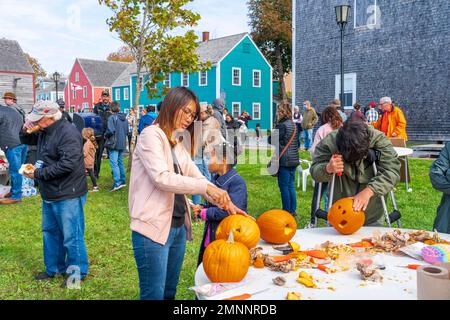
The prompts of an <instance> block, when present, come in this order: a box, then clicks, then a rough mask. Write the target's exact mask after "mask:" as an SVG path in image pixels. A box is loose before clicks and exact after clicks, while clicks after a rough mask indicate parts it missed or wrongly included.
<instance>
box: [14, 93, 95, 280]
mask: <svg viewBox="0 0 450 320" xmlns="http://www.w3.org/2000/svg"><path fill="white" fill-rule="evenodd" d="M36 125H37V126H39V127H37V128H39V129H40V130H39V131H38V132H36V133H32V134H28V133H27V132H26V130H28V129H32V128H34V127H36ZM23 129H24V130H23V131H22V132H21V134H20V138H21V140H22V143H25V144H28V145H37V159H38V161H39V160H40V161H42V162H43V164H42V166H41V167H38V168H34V170H33V171H30V172H27V173H24V175H25V176H26V177H27V178H30V179H36V180H38V181H39V187H40V192H41V197H42V233H43V238H44V264H45V272H41V273H39V274H37V275H36V276H35V279H36V280H46V279H51V278H54V277H55V275H56V274H61V275H63V276H69V278H68V279H67V280H64V282H63V283H62V285H61V287H68V288H71V287H76V286H77V285H78V284H79V283H80V281H82V280H83V279H84V278H85V277H86V276H87V274H88V256H87V251H86V246H85V243H84V204H85V203H86V195H87V192H88V187H87V180H86V173H85V168H84V160H83V139H82V138H81V134H80V132H79V131H78V130H77V128H76V127H75V126H73V125H72V124H71V123H70V122H68V121H66V120H64V119H62V114H61V111H59V106H58V105H57V104H56V103H55V102H51V101H40V102H38V103H37V104H35V105H34V107H33V109H32V111H31V113H30V114H28V116H27V122H25V124H24V128H23ZM74 285H75V286H74Z"/></svg>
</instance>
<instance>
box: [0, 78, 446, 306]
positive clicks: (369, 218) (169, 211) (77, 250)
mask: <svg viewBox="0 0 450 320" xmlns="http://www.w3.org/2000/svg"><path fill="white" fill-rule="evenodd" d="M3 98H4V101H5V104H6V106H0V131H1V132H2V134H1V135H0V148H1V149H3V150H4V151H5V152H6V156H7V159H8V162H9V170H10V176H11V192H10V194H8V195H6V199H4V200H0V204H5V205H8V204H17V203H20V202H21V199H22V194H21V181H22V175H21V174H19V170H20V169H21V167H22V165H23V164H26V163H31V164H34V166H32V168H31V169H29V168H28V169H26V170H24V172H23V176H25V177H27V178H29V179H33V180H35V181H37V182H38V184H39V188H40V195H41V198H42V232H43V256H44V264H45V270H44V271H43V272H40V273H38V274H36V275H35V279H36V280H47V279H51V278H54V277H55V276H56V275H58V274H59V275H63V276H65V280H64V282H63V283H62V285H61V286H62V287H67V286H70V285H71V282H70V281H72V280H73V277H74V275H76V278H77V279H78V284H79V283H80V282H82V281H84V279H85V277H86V276H87V275H88V266H89V262H88V254H87V250H86V245H85V242H84V230H85V219H84V208H85V204H86V198H87V194H88V181H87V177H88V176H89V177H90V179H91V182H92V189H91V191H93V192H96V191H98V190H99V188H98V183H97V180H98V179H99V178H100V168H101V162H102V158H103V155H104V151H105V150H104V149H105V148H106V150H107V155H108V158H109V164H110V168H111V172H112V177H113V181H114V182H113V185H112V187H111V189H110V191H111V192H115V191H117V190H119V189H122V188H124V187H126V186H127V184H126V181H127V178H126V170H125V166H124V155H125V152H126V150H127V144H128V149H129V150H131V142H132V141H131V140H132V137H133V135H132V132H133V128H134V127H135V123H134V121H136V117H135V116H134V113H133V112H134V111H133V110H132V111H131V113H130V115H126V114H124V113H121V112H120V105H119V104H118V103H117V102H114V101H113V102H111V101H110V96H109V92H108V91H105V92H103V93H102V99H101V102H99V103H98V104H96V105H95V107H94V113H96V114H97V115H98V116H99V117H100V119H101V122H102V128H101V132H100V134H99V135H96V134H95V131H94V130H93V129H92V128H84V129H83V130H82V132H80V131H79V130H78V129H77V128H76V127H75V126H74V125H72V123H71V121H72V119H71V117H70V115H69V114H67V113H65V111H64V107H65V106H64V101H58V103H55V102H51V101H39V102H38V103H36V104H35V105H34V106H33V108H32V110H31V112H30V113H29V114H25V112H23V110H22V109H21V108H20V106H18V105H17V104H16V101H15V100H16V99H15V96H14V95H13V94H12V93H6V94H5V95H4V97H3ZM303 107H304V110H303V112H300V108H299V107H296V106H295V107H294V108H292V106H291V105H290V104H289V103H287V102H282V103H280V104H279V106H278V109H277V114H276V125H275V129H276V130H274V132H273V134H272V135H271V136H270V137H269V143H271V144H273V145H274V146H275V152H274V157H273V158H272V161H275V162H276V164H277V169H276V170H275V173H274V174H273V175H276V177H277V183H278V187H279V189H280V193H281V200H282V208H283V209H284V210H286V211H288V212H289V213H291V214H292V215H293V216H296V215H297V195H296V192H295V187H294V178H295V174H296V170H297V167H298V165H299V162H300V156H299V150H300V148H301V140H302V138H303V139H304V149H305V150H309V151H310V152H311V154H312V159H313V160H312V165H311V176H312V178H313V179H314V180H315V181H316V182H320V183H322V190H321V191H320V192H319V190H318V189H317V188H316V189H315V190H314V196H313V200H312V205H311V208H313V203H314V202H315V201H316V200H317V197H319V198H320V197H322V196H323V197H324V198H325V202H326V201H328V200H327V199H328V198H329V196H330V195H329V192H330V190H329V188H328V187H327V183H329V182H330V180H331V178H332V176H333V175H339V180H340V183H339V184H337V186H338V187H336V188H334V190H333V200H334V201H337V200H339V199H341V198H344V197H353V199H354V200H353V207H354V209H355V210H360V209H362V210H364V211H365V212H366V222H365V224H366V225H367V226H380V225H382V224H383V209H382V204H381V197H382V196H384V195H386V194H387V193H388V192H389V191H391V190H392V189H393V188H394V186H395V185H396V183H397V182H398V181H399V179H400V162H399V160H398V158H397V154H396V152H395V150H394V148H393V145H392V143H391V142H390V140H389V138H392V137H394V138H403V139H405V140H407V136H406V120H405V117H404V115H403V112H402V111H401V109H400V108H398V107H397V106H395V105H394V104H393V102H392V100H391V99H390V98H389V97H383V98H381V99H380V101H379V111H381V113H379V112H378V110H377V105H376V104H375V103H370V104H369V106H368V109H367V110H363V108H362V106H361V105H360V104H355V106H354V111H353V112H352V113H351V114H349V115H347V114H345V113H344V112H343V111H342V110H341V105H340V101H339V100H333V101H331V102H330V104H329V106H328V107H327V108H325V109H324V110H323V111H322V112H321V113H320V114H318V113H317V112H316V110H315V109H314V108H313V107H312V105H311V103H310V102H309V101H305V102H304V104H303ZM250 120H252V118H251V117H250V115H249V114H248V113H247V112H245V111H244V112H243V113H242V114H241V115H240V116H239V117H238V118H237V119H234V117H233V115H231V114H230V113H229V112H228V110H227V108H226V104H225V101H224V100H223V99H216V100H214V101H213V102H212V104H211V105H200V103H199V100H198V98H197V96H196V94H195V93H194V92H193V91H191V90H189V89H188V88H185V87H176V88H172V89H171V90H170V91H169V93H168V94H167V96H166V97H165V98H164V100H163V101H162V102H161V103H159V104H158V106H156V108H155V107H152V106H148V107H146V108H145V111H144V113H143V114H142V116H141V117H139V123H138V126H137V133H138V136H137V140H136V146H135V149H134V152H133V153H130V157H132V166H131V172H130V177H129V193H128V204H129V213H130V217H131V224H130V228H131V233H132V237H131V238H132V246H133V252H134V258H135V262H136V267H137V272H138V276H139V288H140V298H141V299H174V298H175V295H176V289H177V286H178V281H179V275H180V272H181V266H182V263H183V259H184V256H185V250H186V241H187V240H191V239H192V222H191V221H192V220H191V219H192V218H193V219H198V220H201V221H204V222H205V224H204V233H203V239H202V242H201V246H200V248H199V256H198V264H200V263H201V262H202V257H203V253H204V250H205V248H206V246H207V245H208V244H209V243H211V242H212V241H214V240H215V231H216V229H217V226H218V225H219V223H220V221H222V220H223V219H224V218H225V217H226V216H228V215H230V214H241V215H247V213H246V211H247V198H248V195H247V186H246V182H245V180H244V179H243V178H242V177H241V176H240V175H239V173H238V171H237V169H236V164H237V159H238V157H239V155H240V154H241V153H242V145H243V144H244V143H245V141H246V137H247V131H246V130H248V122H249V121H250ZM319 121H320V126H319V128H318V129H317V130H316V132H315V135H314V128H315V127H317V125H318V123H319ZM196 126H198V127H196ZM197 129H199V130H197ZM198 132H200V133H201V136H200V137H199V138H197V134H198ZM260 135H261V132H260V126H259V125H258V126H257V138H259V137H260ZM33 146H34V148H35V158H34V159H35V160H33V161H32V162H30V161H28V160H29V159H30V158H29V157H28V160H27V150H28V148H32V147H33ZM449 159H450V145H449V144H447V146H446V148H445V149H444V150H443V151H442V154H441V157H440V158H439V159H438V160H437V161H436V162H435V163H434V164H433V166H432V168H431V170H430V178H431V181H432V183H433V186H434V187H435V188H436V189H437V190H440V191H441V192H443V193H444V196H443V199H442V203H441V205H440V207H439V210H438V215H437V217H436V220H435V226H434V227H435V228H436V229H437V230H438V231H441V232H447V233H449V232H450V218H449V216H450V212H449V208H450V198H449V197H450V191H449V190H450V186H449V181H448V177H447V172H448V171H449V170H450V160H449ZM374 161H376V165H377V167H378V169H379V170H378V173H377V174H375V172H374V169H373V166H372V164H373V163H374ZM316 186H317V184H316ZM319 193H320V194H319ZM188 195H192V201H191V199H189V198H188V197H187V196H188ZM191 212H192V215H191ZM313 215H314V213H313V212H311V224H310V225H309V226H311V225H312V224H313V219H314V216H313Z"/></svg>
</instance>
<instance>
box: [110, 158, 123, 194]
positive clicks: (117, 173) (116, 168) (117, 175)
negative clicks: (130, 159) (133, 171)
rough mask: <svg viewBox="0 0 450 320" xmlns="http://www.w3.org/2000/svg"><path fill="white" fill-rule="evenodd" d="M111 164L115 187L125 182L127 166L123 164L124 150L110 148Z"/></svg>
mask: <svg viewBox="0 0 450 320" xmlns="http://www.w3.org/2000/svg"><path fill="white" fill-rule="evenodd" d="M109 165H110V166H111V170H112V176H113V179H114V185H113V187H118V186H120V185H122V184H125V182H126V177H125V166H124V165H123V150H112V149H110V150H109Z"/></svg>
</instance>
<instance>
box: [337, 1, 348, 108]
mask: <svg viewBox="0 0 450 320" xmlns="http://www.w3.org/2000/svg"><path fill="white" fill-rule="evenodd" d="M350 8H351V6H349V5H347V4H343V5H340V6H336V7H335V9H336V22H337V24H338V26H339V29H340V30H341V97H340V100H341V106H344V55H343V48H344V29H345V26H346V25H347V23H348V14H349V12H350Z"/></svg>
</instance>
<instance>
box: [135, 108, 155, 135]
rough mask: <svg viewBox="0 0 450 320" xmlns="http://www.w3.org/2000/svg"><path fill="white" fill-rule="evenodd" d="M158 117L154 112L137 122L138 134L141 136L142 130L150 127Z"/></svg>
mask: <svg viewBox="0 0 450 320" xmlns="http://www.w3.org/2000/svg"><path fill="white" fill-rule="evenodd" d="M157 117H158V115H157V114H156V113H154V112H149V113H147V114H146V115H145V116H143V117H142V118H141V119H140V120H139V127H138V134H141V132H142V130H144V129H145V128H146V127H148V126H151V125H152V123H153V121H155V119H156V118H157Z"/></svg>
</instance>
